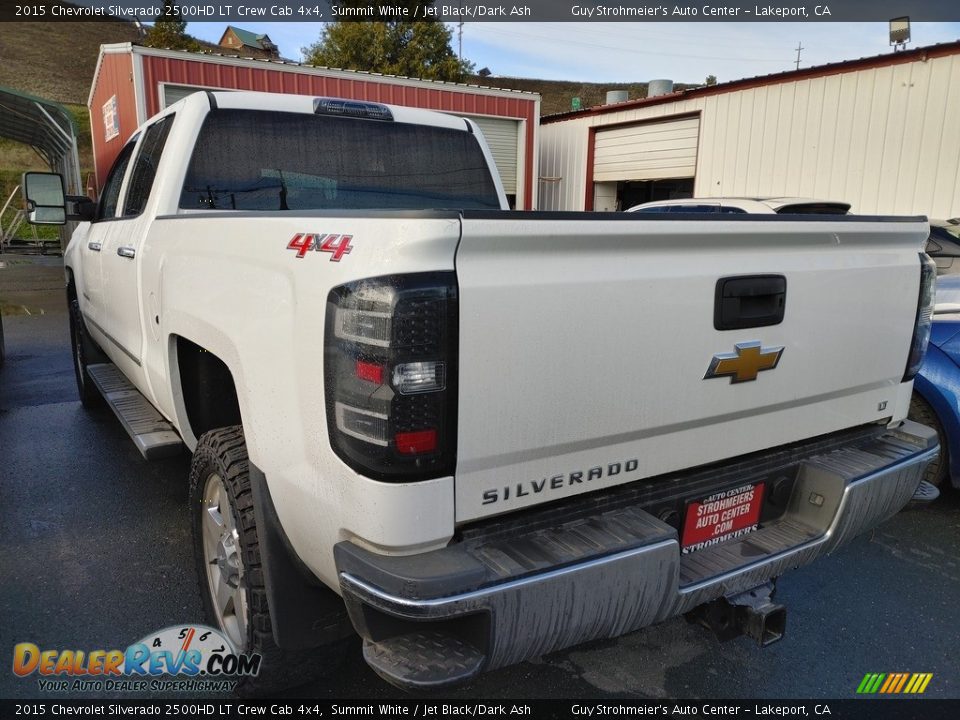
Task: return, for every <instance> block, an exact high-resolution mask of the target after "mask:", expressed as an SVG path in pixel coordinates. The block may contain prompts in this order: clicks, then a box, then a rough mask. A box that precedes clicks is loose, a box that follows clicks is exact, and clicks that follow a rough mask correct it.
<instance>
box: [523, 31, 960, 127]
mask: <svg viewBox="0 0 960 720" xmlns="http://www.w3.org/2000/svg"><path fill="white" fill-rule="evenodd" d="M957 54H960V40H958V41H955V42H948V43H937V44H936V45H927V46H925V47H918V48H913V49H912V50H905V51H902V52H894V53H884V54H882V55H874V56H871V57H864V58H856V59H854V60H841V61H839V62H835V63H828V64H826V65H815V66H813V67H808V68H802V69H800V70H786V71H784V72H779V73H771V74H769V75H758V76H756V77H749V78H742V79H740V80H730V81H728V82H725V83H719V84H717V85H707V86H702V87H696V88H691V89H689V90H679V91H677V92H673V93H669V94H667V95H657V96H655V97H651V98H637V99H635V100H625V101H624V102H619V103H611V104H610V105H597V106H595V107H590V108H585V109H583V110H574V111H572V112H563V113H556V114H554V115H545V116H544V117H542V118H541V119H540V123H541V124H542V125H546V124H550V123H555V122H562V121H564V120H574V119H577V118H584V117H590V116H591V115H605V114H607V113H614V112H620V111H622V110H631V109H633V108H636V107H644V106H647V105H660V104H662V103H671V102H679V101H680V100H687V99H689V98H694V97H701V96H704V95H719V94H722V93H728V92H736V91H737V90H746V89H749V88H754V87H759V86H762V85H776V84H778V83H787V82H794V81H796V80H804V79H807V78H814V77H822V76H824V75H836V74H839V73H844V72H854V71H856V70H865V69H869V68H875V67H883V66H885V65H899V64H901V63H908V62H916V61H920V62H926V61H927V60H928V59H929V58H932V57H942V56H945V55H957Z"/></svg>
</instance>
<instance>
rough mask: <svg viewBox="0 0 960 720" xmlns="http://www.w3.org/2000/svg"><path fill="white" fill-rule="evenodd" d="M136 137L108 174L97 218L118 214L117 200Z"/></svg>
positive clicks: (103, 218) (122, 152) (108, 217)
mask: <svg viewBox="0 0 960 720" xmlns="http://www.w3.org/2000/svg"><path fill="white" fill-rule="evenodd" d="M136 144H137V142H136V138H131V139H130V141H129V142H128V143H127V144H126V145H125V146H124V148H123V150H121V151H120V154H119V155H118V156H117V159H116V160H115V161H114V163H113V167H112V168H110V172H109V174H108V175H107V182H106V183H104V185H103V192H102V193H101V194H100V204H99V205H98V206H97V220H109V219H110V218H112V217H113V216H114V215H116V214H117V200H118V199H119V198H120V187H121V186H122V185H123V176H124V175H126V174H127V165H129V164H130V156H131V155H132V154H133V148H134V146H136Z"/></svg>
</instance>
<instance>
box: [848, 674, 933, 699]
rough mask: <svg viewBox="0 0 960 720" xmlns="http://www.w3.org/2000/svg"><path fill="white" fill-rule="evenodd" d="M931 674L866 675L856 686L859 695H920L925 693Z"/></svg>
mask: <svg viewBox="0 0 960 720" xmlns="http://www.w3.org/2000/svg"><path fill="white" fill-rule="evenodd" d="M932 679H933V673H867V674H866V675H864V676H863V680H861V681H860V684H859V685H858V686H857V693H858V694H860V695H873V694H876V693H880V694H882V695H897V694H900V693H903V694H908V695H920V694H922V693H924V692H926V689H927V685H929V684H930V681H931V680H932Z"/></svg>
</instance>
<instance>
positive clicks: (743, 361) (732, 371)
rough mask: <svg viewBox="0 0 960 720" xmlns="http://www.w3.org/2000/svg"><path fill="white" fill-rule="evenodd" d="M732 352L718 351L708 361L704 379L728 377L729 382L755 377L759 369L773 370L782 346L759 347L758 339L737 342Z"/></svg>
mask: <svg viewBox="0 0 960 720" xmlns="http://www.w3.org/2000/svg"><path fill="white" fill-rule="evenodd" d="M733 347H734V352H732V353H718V354H717V355H714V356H713V359H712V360H711V361H710V367H708V368H707V374H706V375H704V376H703V379H704V380H709V379H710V378H716V377H727V376H729V377H730V383H731V384H733V383H741V382H748V381H750V380H756V379H757V373H759V372H760V371H761V370H773V369H774V368H775V367H776V366H777V363H779V362H780V356H781V355H782V354H783V347H761V345H760V342H759V341H755V342H745V343H737V344H736V345H734V346H733Z"/></svg>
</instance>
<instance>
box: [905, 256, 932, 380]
mask: <svg viewBox="0 0 960 720" xmlns="http://www.w3.org/2000/svg"><path fill="white" fill-rule="evenodd" d="M936 292H937V265H936V263H935V262H934V261H933V260H932V259H931V258H930V256H929V255H927V254H926V253H920V297H919V299H918V300H917V319H916V321H915V322H914V325H913V341H912V342H911V343H910V355H909V357H908V358H907V370H906V372H905V373H904V375H903V381H904V382H906V381H908V380H913V378H914V376H915V375H916V374H917V373H918V372H919V371H920V366H921V365H923V357H924V355H926V354H927V345H928V344H929V342H930V330H931V329H932V326H933V306H934V303H935V297H936Z"/></svg>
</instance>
